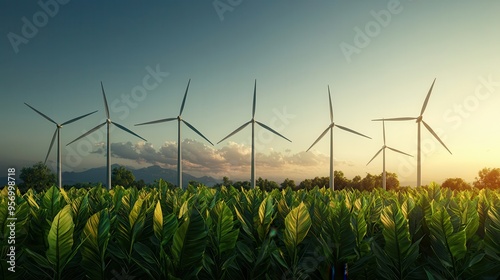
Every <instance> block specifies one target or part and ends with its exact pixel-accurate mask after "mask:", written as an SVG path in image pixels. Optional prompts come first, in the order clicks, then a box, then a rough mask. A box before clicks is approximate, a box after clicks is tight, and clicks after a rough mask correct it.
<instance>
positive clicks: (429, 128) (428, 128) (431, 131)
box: [422, 120, 452, 155]
mask: <svg viewBox="0 0 500 280" xmlns="http://www.w3.org/2000/svg"><path fill="white" fill-rule="evenodd" d="M422 123H423V124H424V126H425V128H427V130H429V132H430V133H431V134H432V135H434V137H435V138H436V139H437V140H438V141H439V143H441V145H443V147H445V148H446V150H448V152H449V153H450V154H451V155H452V153H451V151H450V149H448V147H446V145H445V144H444V143H443V141H441V139H440V138H439V136H437V134H436V132H434V130H432V128H431V127H430V126H429V125H428V124H426V123H425V122H424V121H423V120H422Z"/></svg>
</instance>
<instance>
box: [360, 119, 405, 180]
mask: <svg viewBox="0 0 500 280" xmlns="http://www.w3.org/2000/svg"><path fill="white" fill-rule="evenodd" d="M382 131H383V134H384V146H382V148H380V150H378V152H377V153H376V154H375V155H374V156H373V157H372V159H370V161H369V162H368V163H367V164H366V165H368V164H370V162H372V160H374V159H375V158H376V157H377V156H378V154H380V152H383V153H382V158H383V169H382V170H383V171H382V187H383V188H384V190H386V189H387V187H386V173H385V149H386V148H387V149H389V150H392V151H394V152H397V153H400V154H403V155H407V156H410V157H413V156H412V155H410V154H407V153H404V152H401V151H400V150H396V149H394V148H391V147H388V146H386V145H385V122H384V120H383V119H382Z"/></svg>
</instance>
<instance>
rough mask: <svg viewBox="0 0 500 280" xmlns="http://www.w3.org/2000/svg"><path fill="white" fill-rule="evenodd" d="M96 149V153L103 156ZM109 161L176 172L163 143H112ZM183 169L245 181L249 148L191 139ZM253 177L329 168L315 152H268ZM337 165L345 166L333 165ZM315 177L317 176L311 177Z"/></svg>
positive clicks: (173, 151)
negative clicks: (240, 178) (216, 145)
mask: <svg viewBox="0 0 500 280" xmlns="http://www.w3.org/2000/svg"><path fill="white" fill-rule="evenodd" d="M103 148H104V147H98V148H97V151H95V152H96V153H104V150H103ZM111 151H112V155H113V157H116V158H122V159H127V160H133V161H136V162H137V163H139V164H144V163H146V164H152V165H159V166H162V167H164V168H171V169H175V168H177V143H176V142H165V143H164V144H163V145H162V146H161V147H159V148H155V147H154V146H153V145H152V144H150V143H147V142H138V143H136V144H134V143H132V142H125V143H113V144H111ZM182 153H183V154H182V157H183V167H184V170H185V171H186V172H189V173H192V174H193V175H199V176H204V175H209V176H213V177H220V176H227V175H228V176H230V177H244V178H246V177H247V176H248V174H249V172H250V159H251V148H250V147H249V146H247V145H245V144H238V143H235V142H228V143H227V144H226V145H225V146H223V147H221V148H216V147H212V146H209V145H206V144H205V143H203V142H198V141H196V140H192V139H185V140H184V141H182ZM255 160H256V165H257V169H258V173H259V174H257V176H261V177H263V178H270V179H272V178H281V177H283V178H285V177H290V178H293V177H297V176H303V177H304V178H305V177H310V176H311V175H310V174H318V173H326V172H327V171H328V166H329V157H328V155H325V154H322V153H319V152H316V151H309V152H305V151H301V152H298V153H293V152H292V151H291V150H289V149H287V150H285V151H284V152H281V151H276V150H274V149H269V150H268V152H267V153H260V152H259V153H256V159H255ZM335 164H336V165H337V166H338V165H349V163H347V162H341V161H336V162H335ZM315 176H317V175H315Z"/></svg>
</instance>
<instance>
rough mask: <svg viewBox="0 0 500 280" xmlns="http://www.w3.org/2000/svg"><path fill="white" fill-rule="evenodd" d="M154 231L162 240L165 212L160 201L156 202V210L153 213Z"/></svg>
mask: <svg viewBox="0 0 500 280" xmlns="http://www.w3.org/2000/svg"><path fill="white" fill-rule="evenodd" d="M153 231H154V234H155V236H156V238H158V240H162V237H163V236H162V235H163V212H162V210H161V204H160V201H158V202H157V203H156V207H155V211H154V214H153Z"/></svg>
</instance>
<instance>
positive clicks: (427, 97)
mask: <svg viewBox="0 0 500 280" xmlns="http://www.w3.org/2000/svg"><path fill="white" fill-rule="evenodd" d="M435 82H436V79H435V78H434V81H433V82H432V85H431V88H430V89H429V92H428V93H427V96H426V97H425V101H424V105H422V110H421V111H420V115H421V116H422V115H423V114H424V111H425V108H427V102H429V97H431V92H432V88H433V87H434V83H435Z"/></svg>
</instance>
